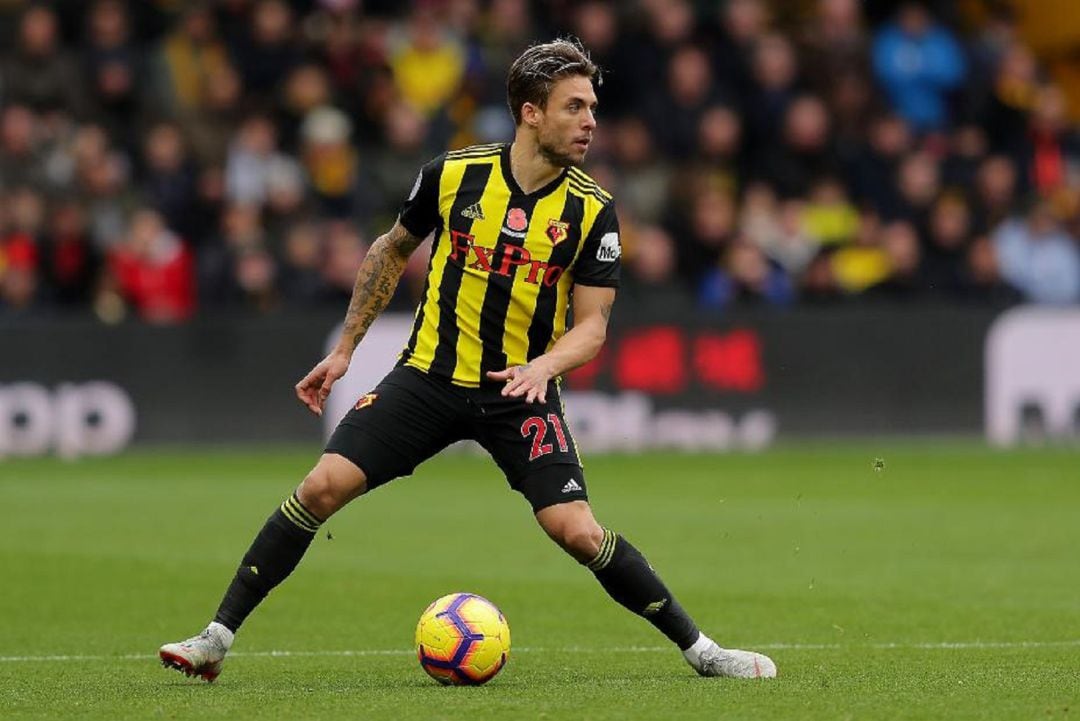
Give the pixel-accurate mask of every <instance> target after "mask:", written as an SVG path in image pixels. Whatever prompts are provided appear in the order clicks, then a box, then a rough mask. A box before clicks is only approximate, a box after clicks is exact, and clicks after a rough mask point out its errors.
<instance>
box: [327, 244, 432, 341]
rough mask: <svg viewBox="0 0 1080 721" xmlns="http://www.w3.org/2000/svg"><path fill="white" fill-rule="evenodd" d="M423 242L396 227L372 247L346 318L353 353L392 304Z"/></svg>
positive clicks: (358, 276)
mask: <svg viewBox="0 0 1080 721" xmlns="http://www.w3.org/2000/svg"><path fill="white" fill-rule="evenodd" d="M422 241H423V238H417V237H416V236H415V235H413V234H411V233H410V232H409V231H407V230H405V229H404V228H403V227H401V224H400V223H395V224H394V227H393V228H391V229H390V231H389V232H388V233H386V234H385V235H382V236H379V238H378V240H376V241H375V242H374V243H373V244H372V245H371V249H370V250H368V252H367V255H366V256H364V261H363V262H362V263H361V264H360V270H359V271H358V272H357V274H356V285H355V286H354V287H353V294H352V300H350V301H349V310H348V312H347V313H346V314H345V329H344V332H343V334H342V335H343V337H345V338H349V339H351V342H352V350H355V349H356V346H357V345H359V343H360V341H361V339H363V337H364V334H366V333H367V331H368V328H370V327H371V324H372V323H373V322H375V319H376V318H377V317H378V316H379V313H381V312H382V311H383V309H384V308H386V304H387V303H389V302H390V298H391V297H392V296H393V295H394V291H395V290H396V289H397V284H398V281H399V280H401V274H402V273H403V272H405V263H406V262H407V261H408V259H409V255H410V254H411V253H412V252H413V251H414V250H416V247H417V246H418V245H420V243H421V242H422Z"/></svg>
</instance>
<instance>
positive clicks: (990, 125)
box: [981, 42, 1039, 156]
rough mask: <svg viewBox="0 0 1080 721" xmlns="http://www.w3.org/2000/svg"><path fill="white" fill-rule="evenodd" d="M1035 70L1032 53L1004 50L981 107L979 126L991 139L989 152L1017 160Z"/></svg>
mask: <svg viewBox="0 0 1080 721" xmlns="http://www.w3.org/2000/svg"><path fill="white" fill-rule="evenodd" d="M1038 85H1039V72H1038V66H1037V64H1036V62H1035V56H1034V55H1033V54H1032V52H1031V50H1030V49H1029V48H1027V47H1026V46H1024V45H1022V44H1020V43H1019V42H1013V43H1012V44H1010V45H1009V46H1008V48H1007V49H1006V50H1005V52H1004V54H1003V56H1002V58H1001V61H1000V64H999V65H998V68H997V74H996V77H995V79H994V82H993V86H992V89H991V92H990V96H989V99H988V100H987V101H986V102H985V103H984V106H985V108H984V110H983V113H982V118H981V120H982V126H983V127H984V128H986V129H987V132H988V133H989V135H990V149H991V150H992V151H993V152H996V153H1003V154H1007V155H1012V156H1016V155H1018V154H1019V148H1020V144H1021V143H1022V142H1023V138H1024V136H1025V134H1026V131H1027V124H1028V120H1027V116H1028V113H1029V112H1030V111H1031V109H1032V107H1034V105H1035V96H1036V93H1037V90H1038Z"/></svg>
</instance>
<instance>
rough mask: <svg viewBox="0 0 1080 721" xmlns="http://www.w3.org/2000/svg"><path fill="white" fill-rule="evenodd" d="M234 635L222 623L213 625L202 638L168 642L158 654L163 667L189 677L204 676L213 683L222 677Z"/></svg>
mask: <svg viewBox="0 0 1080 721" xmlns="http://www.w3.org/2000/svg"><path fill="white" fill-rule="evenodd" d="M232 641H233V633H232V631H230V630H229V629H227V628H225V627H224V626H222V625H221V624H220V623H211V624H210V625H209V626H207V627H206V628H205V629H204V630H203V631H202V633H200V634H199V635H198V636H192V637H191V638H189V639H188V640H186V641H179V642H177V643H167V644H165V645H164V646H162V647H161V650H160V651H158V655H159V656H160V657H161V665H162V666H164V667H165V668H173V669H176V670H177V671H179V672H180V673H182V674H184V675H185V676H201V677H202V678H203V679H205V680H206V681H213V680H214V679H215V678H217V677H218V675H220V674H221V667H222V665H223V664H224V662H225V654H227V653H228V652H229V647H230V646H232Z"/></svg>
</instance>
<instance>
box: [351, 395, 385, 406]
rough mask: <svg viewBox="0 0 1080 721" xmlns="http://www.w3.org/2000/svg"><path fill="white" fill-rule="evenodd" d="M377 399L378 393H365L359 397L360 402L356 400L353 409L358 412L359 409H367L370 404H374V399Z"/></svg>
mask: <svg viewBox="0 0 1080 721" xmlns="http://www.w3.org/2000/svg"><path fill="white" fill-rule="evenodd" d="M378 397H379V394H378V393H366V394H364V395H363V396H361V397H360V400H358V401H357V402H356V405H355V406H353V407H354V408H355V409H356V410H360V409H361V408H367V407H368V406H370V405H371V404H372V403H374V402H375V399H376V398H378Z"/></svg>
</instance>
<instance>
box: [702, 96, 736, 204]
mask: <svg viewBox="0 0 1080 721" xmlns="http://www.w3.org/2000/svg"><path fill="white" fill-rule="evenodd" d="M696 139H697V147H696V149H695V152H694V159H693V161H692V164H691V165H692V167H695V168H696V170H697V171H698V172H699V173H701V172H708V170H709V169H711V171H712V172H713V173H715V174H716V175H717V177H716V181H717V182H721V183H724V184H727V185H729V186H731V187H733V188H737V187H741V185H742V184H743V183H745V181H746V178H745V175H746V168H745V158H744V156H743V153H742V141H743V125H742V119H741V118H740V117H739V114H738V113H737V112H735V110H734V108H731V107H729V106H726V105H712V106H710V107H708V108H706V109H705V111H704V112H703V113H702V114H701V118H700V120H699V121H698V127H697V138H696Z"/></svg>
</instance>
